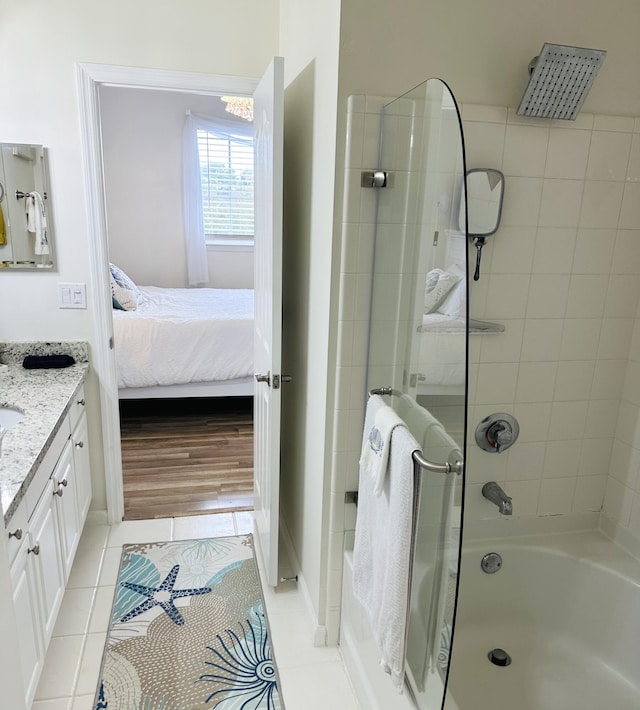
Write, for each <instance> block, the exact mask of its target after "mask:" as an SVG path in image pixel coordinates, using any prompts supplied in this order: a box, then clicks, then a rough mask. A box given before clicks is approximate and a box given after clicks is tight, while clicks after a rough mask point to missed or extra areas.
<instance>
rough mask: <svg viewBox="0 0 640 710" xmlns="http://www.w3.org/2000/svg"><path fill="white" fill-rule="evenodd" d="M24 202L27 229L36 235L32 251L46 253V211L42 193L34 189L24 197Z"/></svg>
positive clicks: (47, 250) (47, 251) (47, 242)
mask: <svg viewBox="0 0 640 710" xmlns="http://www.w3.org/2000/svg"><path fill="white" fill-rule="evenodd" d="M24 202H25V212H26V215H27V231H28V232H33V233H34V234H35V236H36V241H35V247H34V251H35V253H36V254H38V255H40V254H48V253H49V238H48V236H47V213H46V211H45V206H44V200H43V199H42V195H41V194H40V193H39V192H36V191H35V190H34V191H33V192H30V193H29V194H28V195H27V196H26V197H25V198H24Z"/></svg>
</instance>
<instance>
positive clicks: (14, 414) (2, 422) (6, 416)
mask: <svg viewBox="0 0 640 710" xmlns="http://www.w3.org/2000/svg"><path fill="white" fill-rule="evenodd" d="M21 419H24V412H21V411H20V410H19V409H15V408H14V407H0V427H2V428H3V429H5V430H6V429H10V428H11V427H12V426H13V425H14V424H17V423H18V422H19V421H20V420H21Z"/></svg>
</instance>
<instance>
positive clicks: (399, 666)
mask: <svg viewBox="0 0 640 710" xmlns="http://www.w3.org/2000/svg"><path fill="white" fill-rule="evenodd" d="M387 406H388V405H386V404H385V403H384V401H382V399H381V397H379V396H377V395H373V396H372V397H370V398H369V401H368V403H367V413H366V417H365V427H364V432H363V439H364V441H363V445H364V443H365V442H366V440H367V439H368V437H369V435H370V433H371V430H372V429H373V427H374V422H375V418H376V414H377V413H378V411H379V410H380V408H381V407H387ZM363 448H364V446H363ZM419 448H420V447H419V446H418V443H417V442H416V440H415V439H414V438H413V436H411V434H410V433H409V430H408V429H407V428H406V427H405V426H395V427H394V428H393V430H392V432H391V438H390V445H389V452H388V473H387V475H386V476H385V477H384V480H383V487H382V494H381V495H376V494H375V491H374V486H375V480H374V478H373V477H372V476H371V474H370V472H369V470H367V469H365V467H364V466H362V465H361V467H360V482H359V488H358V517H357V519H356V532H355V543H354V550H353V590H354V594H355V596H356V598H357V599H358V600H359V602H360V603H361V604H362V606H363V608H364V609H365V611H366V614H367V617H368V619H369V623H370V625H371V630H372V633H373V637H374V638H375V640H376V643H377V645H378V648H379V650H380V655H381V665H382V666H383V668H384V669H385V670H386V671H387V672H388V673H389V674H390V675H391V680H392V681H393V683H394V685H395V686H396V687H397V688H399V689H400V690H401V689H402V687H403V683H404V668H405V653H406V629H407V615H408V609H409V594H410V585H411V564H412V550H413V535H414V499H415V483H414V462H413V456H412V454H413V452H414V451H415V450H416V449H419Z"/></svg>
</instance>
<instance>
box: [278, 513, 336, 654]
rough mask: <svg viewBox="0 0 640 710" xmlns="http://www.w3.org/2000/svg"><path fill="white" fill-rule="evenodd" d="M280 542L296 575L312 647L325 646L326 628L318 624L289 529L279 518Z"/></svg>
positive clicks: (316, 613)
mask: <svg viewBox="0 0 640 710" xmlns="http://www.w3.org/2000/svg"><path fill="white" fill-rule="evenodd" d="M280 540H281V541H282V544H283V546H284V548H285V550H286V553H287V556H288V558H289V562H290V563H291V569H292V571H293V574H297V575H298V581H297V585H298V589H299V590H300V592H301V593H302V598H303V599H304V605H305V610H306V612H307V616H308V617H309V622H310V628H311V629H312V631H313V645H314V646H316V647H321V646H326V645H327V627H326V626H324V625H323V624H320V623H318V612H317V611H316V608H315V606H314V604H313V601H312V599H311V594H310V593H309V587H308V586H307V582H306V580H305V578H304V574H303V573H302V569H301V566H300V561H299V560H298V556H297V555H296V551H295V548H294V546H293V541H292V540H291V535H290V533H289V528H288V527H287V524H286V523H285V521H284V519H283V518H282V517H281V518H280Z"/></svg>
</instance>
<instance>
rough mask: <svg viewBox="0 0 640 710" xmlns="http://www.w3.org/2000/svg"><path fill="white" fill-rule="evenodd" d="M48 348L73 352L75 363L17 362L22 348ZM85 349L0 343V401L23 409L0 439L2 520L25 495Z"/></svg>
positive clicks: (80, 373)
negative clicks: (40, 365) (32, 365)
mask: <svg viewBox="0 0 640 710" xmlns="http://www.w3.org/2000/svg"><path fill="white" fill-rule="evenodd" d="M71 346H72V347H71ZM81 346H84V349H83V348H82V347H81ZM53 353H63V354H72V355H73V356H74V358H75V360H76V364H75V365H72V366H71V367H66V368H62V369H43V370H26V369H25V368H23V367H22V359H23V358H24V355H25V354H31V355H46V354H53ZM86 353H87V347H86V343H73V344H60V343H19V344H6V343H3V344H2V345H1V346H0V363H2V365H1V366H0V406H3V407H14V408H16V409H18V410H20V411H21V412H23V413H24V418H23V419H22V420H21V421H19V422H18V423H17V424H14V426H12V427H11V428H10V429H9V430H8V431H7V432H6V434H5V435H4V437H3V438H2V443H1V445H0V503H1V505H2V511H3V514H4V522H5V525H7V524H8V522H9V521H10V519H11V516H12V515H13V513H14V512H15V510H16V508H17V507H18V505H19V504H20V501H21V500H22V498H23V497H24V494H25V491H26V490H27V488H28V486H29V483H30V482H31V480H32V479H33V477H34V475H35V473H36V471H37V469H38V466H39V464H40V463H41V461H42V459H43V458H44V456H45V454H46V453H47V451H48V449H49V446H50V445H51V443H52V441H53V439H54V438H55V435H56V434H57V432H58V430H59V429H60V426H61V425H62V422H63V420H64V417H65V415H66V414H67V412H68V411H69V409H70V408H71V404H72V402H73V397H74V395H75V394H76V393H77V392H78V390H79V389H80V387H81V386H82V384H83V382H84V380H85V377H86V375H87V372H88V371H89V363H88V362H87V359H88V358H87V356H86Z"/></svg>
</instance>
